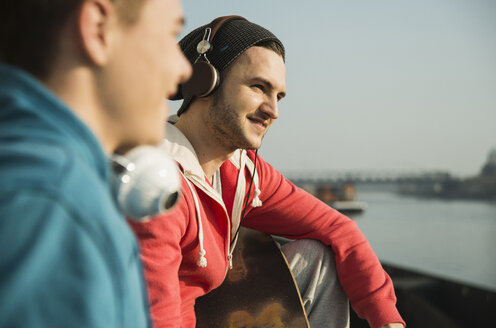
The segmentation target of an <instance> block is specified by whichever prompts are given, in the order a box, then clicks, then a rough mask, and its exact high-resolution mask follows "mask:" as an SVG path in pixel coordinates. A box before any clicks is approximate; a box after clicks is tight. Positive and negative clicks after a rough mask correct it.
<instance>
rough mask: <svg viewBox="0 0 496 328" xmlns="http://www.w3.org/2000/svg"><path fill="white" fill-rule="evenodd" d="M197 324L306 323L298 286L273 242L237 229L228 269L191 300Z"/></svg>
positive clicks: (201, 327)
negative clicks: (215, 285)
mask: <svg viewBox="0 0 496 328" xmlns="http://www.w3.org/2000/svg"><path fill="white" fill-rule="evenodd" d="M195 313H196V327H197V328H269V327H270V328H282V327H287V328H309V327H310V325H309V323H308V320H307V317H306V314H305V309H304V307H303V304H302V301H301V297H300V293H299V292H298V287H297V286H296V283H295V280H294V277H293V275H292V273H291V271H290V269H289V267H288V264H287V261H286V258H285V257H284V254H283V253H282V252H281V250H280V247H279V245H278V244H277V243H276V242H275V241H274V240H273V239H272V237H271V236H269V235H268V234H265V233H263V232H260V231H256V230H252V229H248V228H243V227H242V228H241V230H240V232H239V238H238V242H237V246H236V248H235V250H234V253H233V268H232V269H230V270H229V271H228V273H227V276H226V279H225V280H224V282H223V283H222V285H221V286H219V287H218V288H216V289H214V290H213V291H211V292H210V293H208V294H207V295H204V296H202V297H200V298H198V299H197V300H196V304H195Z"/></svg>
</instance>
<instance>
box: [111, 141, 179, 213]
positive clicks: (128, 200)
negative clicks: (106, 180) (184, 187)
mask: <svg viewBox="0 0 496 328" xmlns="http://www.w3.org/2000/svg"><path fill="white" fill-rule="evenodd" d="M110 160H111V163H112V166H113V170H112V189H113V194H114V197H115V199H116V202H117V204H118V206H119V208H120V209H121V211H122V212H123V213H124V215H125V216H126V217H127V218H129V219H132V220H137V221H143V220H147V219H149V218H151V217H153V216H156V215H158V214H161V213H165V212H167V211H168V210H170V209H172V208H173V207H174V205H175V204H176V203H177V200H178V199H179V192H180V188H181V180H180V178H179V174H178V168H177V164H176V162H175V161H173V160H172V159H171V158H169V156H167V154H166V153H165V151H164V150H163V149H161V148H159V147H153V146H139V147H136V148H133V149H131V150H130V151H129V152H127V153H126V154H124V155H119V154H113V155H112V156H111V158H110Z"/></svg>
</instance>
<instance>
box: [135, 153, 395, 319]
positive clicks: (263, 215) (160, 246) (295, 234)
mask: <svg viewBox="0 0 496 328" xmlns="http://www.w3.org/2000/svg"><path fill="white" fill-rule="evenodd" d="M249 156H250V158H251V159H252V160H253V156H254V153H253V152H251V151H250V152H249ZM257 172H258V175H259V179H260V180H259V181H260V190H261V194H260V199H261V200H262V202H263V205H262V206H261V207H257V208H252V207H251V206H248V209H247V211H246V217H245V219H244V220H243V222H242V225H243V226H246V227H249V228H253V229H257V230H260V231H264V232H267V233H271V234H276V235H280V236H283V237H288V238H293V239H301V238H313V239H317V240H320V241H322V242H323V243H325V244H327V245H330V247H331V248H332V250H333V252H334V254H335V261H336V265H337V271H338V276H339V279H340V281H341V284H342V285H343V288H344V290H345V292H346V294H347V295H348V297H349V298H350V301H351V304H352V306H353V308H354V310H355V311H356V312H357V313H358V315H359V316H360V317H362V318H365V319H367V320H368V321H369V324H370V325H371V327H380V326H382V325H385V324H387V323H392V322H403V320H402V318H401V316H400V315H399V313H398V311H397V310H396V306H395V303H396V297H395V294H394V290H393V285H392V282H391V279H390V278H389V276H388V275H387V274H386V273H385V272H384V270H383V269H382V266H381V265H380V263H379V261H378V259H377V257H376V255H375V254H374V252H373V251H372V249H371V247H370V245H369V243H368V242H367V240H366V239H365V237H364V236H363V234H362V233H361V232H360V231H359V230H358V228H357V226H356V224H355V223H354V222H353V221H352V220H350V219H349V218H347V217H345V216H343V215H342V214H340V213H339V212H337V211H335V210H334V209H332V208H330V207H329V206H327V205H326V204H324V203H323V202H321V201H320V200H318V199H317V198H315V197H313V196H312V195H310V194H308V193H307V192H305V191H303V190H302V189H300V188H298V187H296V186H294V185H293V184H292V183H291V182H290V181H288V180H286V179H285V178H284V177H283V176H282V175H281V174H280V173H279V172H278V171H276V170H275V169H273V168H272V166H270V165H269V164H268V163H266V162H265V161H263V160H262V159H261V158H260V157H259V158H258V160H257ZM237 176H238V170H237V169H236V168H235V167H234V165H233V164H232V163H231V162H230V161H226V162H225V163H224V164H223V166H222V167H221V181H222V190H223V197H224V203H225V206H226V208H227V211H228V213H229V214H231V211H232V206H233V205H232V204H233V199H234V192H235V190H236V183H237ZM250 178H251V175H250V174H249V172H248V171H246V181H247V183H246V189H248V186H249V183H250ZM195 189H196V193H197V195H198V196H199V200H200V203H201V205H200V206H201V217H202V223H203V234H204V248H205V250H206V255H205V257H206V258H207V261H208V266H207V267H206V268H200V267H198V266H197V265H196V261H197V259H198V250H199V245H198V224H197V217H196V210H195V206H194V202H193V198H192V194H191V192H190V190H189V188H188V186H187V185H186V183H185V181H183V194H182V196H181V199H180V201H179V204H178V206H177V208H176V209H175V210H174V211H173V212H170V213H169V214H166V215H162V216H160V217H157V218H155V219H153V220H151V221H148V222H145V223H134V222H130V224H131V226H132V227H133V229H134V230H135V232H136V234H137V236H138V238H139V241H140V245H141V250H142V259H143V263H144V267H145V276H146V279H147V281H148V288H149V295H150V304H151V312H152V319H153V320H154V322H155V326H156V327H158V328H162V327H186V328H189V327H195V323H196V321H195V315H194V303H195V299H196V298H197V297H199V296H201V295H204V294H205V293H207V292H209V291H210V290H212V289H214V288H216V287H217V286H219V285H220V284H221V283H222V281H223V280H224V277H225V274H226V272H227V267H228V263H227V243H228V240H227V238H228V237H227V236H228V234H230V233H229V232H228V231H229V229H230V224H231V223H230V218H229V216H228V215H227V212H226V210H225V209H224V207H223V206H222V205H221V204H219V203H218V202H216V201H215V200H213V199H212V198H211V197H209V196H208V195H207V194H205V193H204V192H203V191H201V190H200V189H199V188H195ZM254 189H255V188H254V186H253V187H252V191H251V196H250V202H251V198H252V197H253V194H254ZM249 205H250V203H249Z"/></svg>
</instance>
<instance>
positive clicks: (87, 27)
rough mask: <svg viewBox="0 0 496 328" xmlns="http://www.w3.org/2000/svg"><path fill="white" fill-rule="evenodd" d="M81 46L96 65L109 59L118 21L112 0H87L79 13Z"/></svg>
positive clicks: (101, 64)
mask: <svg viewBox="0 0 496 328" xmlns="http://www.w3.org/2000/svg"><path fill="white" fill-rule="evenodd" d="M77 23H78V31H79V35H80V38H81V46H82V48H83V50H84V51H85V53H86V55H87V57H88V58H89V60H90V61H92V62H93V63H94V64H95V65H98V66H103V65H105V63H106V62H107V61H108V59H109V53H110V46H111V38H112V31H113V27H114V26H113V25H115V23H116V17H115V10H114V6H113V4H112V3H111V1H110V0H85V1H83V3H82V5H81V8H80V11H79V15H78V20H77Z"/></svg>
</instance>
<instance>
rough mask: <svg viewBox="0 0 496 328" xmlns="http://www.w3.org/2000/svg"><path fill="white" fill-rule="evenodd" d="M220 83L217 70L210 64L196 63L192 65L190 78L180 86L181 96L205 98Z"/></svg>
mask: <svg viewBox="0 0 496 328" xmlns="http://www.w3.org/2000/svg"><path fill="white" fill-rule="evenodd" d="M219 83H220V76H219V72H217V69H216V68H215V67H214V66H213V65H211V64H210V63H207V62H204V61H198V62H196V63H194V64H193V73H192V75H191V78H190V79H189V80H188V81H187V82H186V83H184V85H183V86H182V90H183V95H191V96H194V97H200V98H201V97H206V96H208V95H210V94H211V93H212V92H213V91H214V90H215V89H216V88H217V87H218V86H219Z"/></svg>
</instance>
